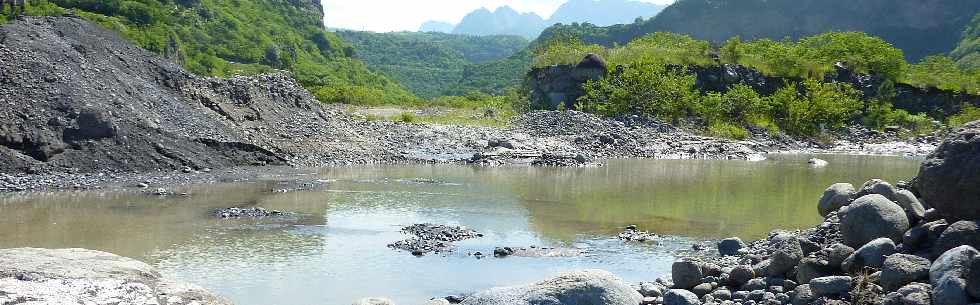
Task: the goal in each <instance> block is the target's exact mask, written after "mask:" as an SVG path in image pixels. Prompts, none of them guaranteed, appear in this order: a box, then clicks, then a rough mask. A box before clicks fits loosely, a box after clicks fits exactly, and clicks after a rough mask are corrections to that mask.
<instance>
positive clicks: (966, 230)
mask: <svg viewBox="0 0 980 305" xmlns="http://www.w3.org/2000/svg"><path fill="white" fill-rule="evenodd" d="M963 245H967V246H970V247H973V248H974V249H980V220H975V221H966V220H964V221H958V222H956V223H954V224H951V225H949V227H947V228H946V230H945V231H943V234H942V235H940V236H939V239H938V240H936V245H935V247H934V248H933V250H934V251H935V252H934V254H937V255H938V254H942V253H945V252H946V251H948V250H949V249H952V248H956V247H959V246H963Z"/></svg>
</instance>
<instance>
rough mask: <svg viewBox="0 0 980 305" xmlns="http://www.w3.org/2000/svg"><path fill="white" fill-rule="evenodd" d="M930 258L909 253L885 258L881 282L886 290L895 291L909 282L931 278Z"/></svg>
mask: <svg viewBox="0 0 980 305" xmlns="http://www.w3.org/2000/svg"><path fill="white" fill-rule="evenodd" d="M930 265H931V262H930V261H929V260H928V259H925V258H922V257H918V256H915V255H909V254H901V253H899V254H892V255H891V256H888V258H887V259H885V263H884V265H883V266H882V268H881V278H880V279H879V282H880V283H881V287H882V288H885V291H894V290H897V289H899V288H902V287H904V286H905V285H908V284H909V283H912V282H915V281H918V280H925V279H928V278H929V266H930Z"/></svg>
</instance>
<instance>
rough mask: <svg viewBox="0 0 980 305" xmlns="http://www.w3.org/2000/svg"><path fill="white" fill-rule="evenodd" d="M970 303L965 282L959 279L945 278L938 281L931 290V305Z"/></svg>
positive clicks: (953, 277)
mask: <svg viewBox="0 0 980 305" xmlns="http://www.w3.org/2000/svg"><path fill="white" fill-rule="evenodd" d="M968 303H970V296H969V294H967V292H966V280H964V279H963V278H960V277H955V276H947V277H943V278H942V279H940V280H939V282H938V283H936V285H935V286H934V287H933V288H932V304H933V305H962V304H968Z"/></svg>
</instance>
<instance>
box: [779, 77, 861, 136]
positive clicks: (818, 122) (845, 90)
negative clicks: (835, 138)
mask: <svg viewBox="0 0 980 305" xmlns="http://www.w3.org/2000/svg"><path fill="white" fill-rule="evenodd" d="M802 86H803V87H802V88H799V87H798V85H795V84H790V85H788V86H786V87H784V88H782V89H780V90H778V91H777V92H776V94H774V95H773V96H772V97H771V102H770V103H771V105H772V106H773V107H774V116H773V118H774V121H775V122H776V123H777V124H779V126H780V127H782V129H783V130H784V131H786V132H787V133H789V134H792V135H797V136H813V135H816V134H818V133H819V132H822V131H825V130H832V129H837V128H840V127H843V126H844V125H845V124H847V123H848V122H850V120H851V118H853V117H855V116H856V115H857V114H858V111H859V110H861V108H862V107H863V104H862V103H861V101H860V100H859V97H860V92H858V91H857V90H856V89H854V88H853V87H851V86H850V85H847V84H842V83H822V82H820V81H817V80H812V79H808V80H805V81H803V84H802Z"/></svg>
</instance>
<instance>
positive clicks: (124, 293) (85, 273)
mask: <svg viewBox="0 0 980 305" xmlns="http://www.w3.org/2000/svg"><path fill="white" fill-rule="evenodd" d="M24 278H29V279H30V280H23V279H24ZM161 295H166V296H167V297H166V298H159V299H158V296H161ZM4 297H10V298H12V300H18V299H19V300H30V301H31V302H28V303H29V304H144V303H146V302H147V300H155V301H158V303H153V304H160V305H190V304H197V305H231V302H229V301H228V300H225V299H224V298H221V297H219V296H217V295H214V294H212V293H210V292H208V291H205V290H204V289H202V288H200V287H196V286H193V285H190V284H186V283H181V282H176V281H173V280H171V279H169V278H165V277H163V276H161V275H160V273H159V272H158V271H157V270H156V269H154V268H153V267H151V266H150V265H147V264H145V263H142V262H139V261H136V260H133V259H129V258H125V257H121V256H118V255H115V254H111V253H106V252H101V251H94V250H86V249H58V250H51V249H34V248H19V249H3V250H0V303H3V302H2V301H3V299H4ZM14 303H17V302H16V301H15V302H14Z"/></svg>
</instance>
